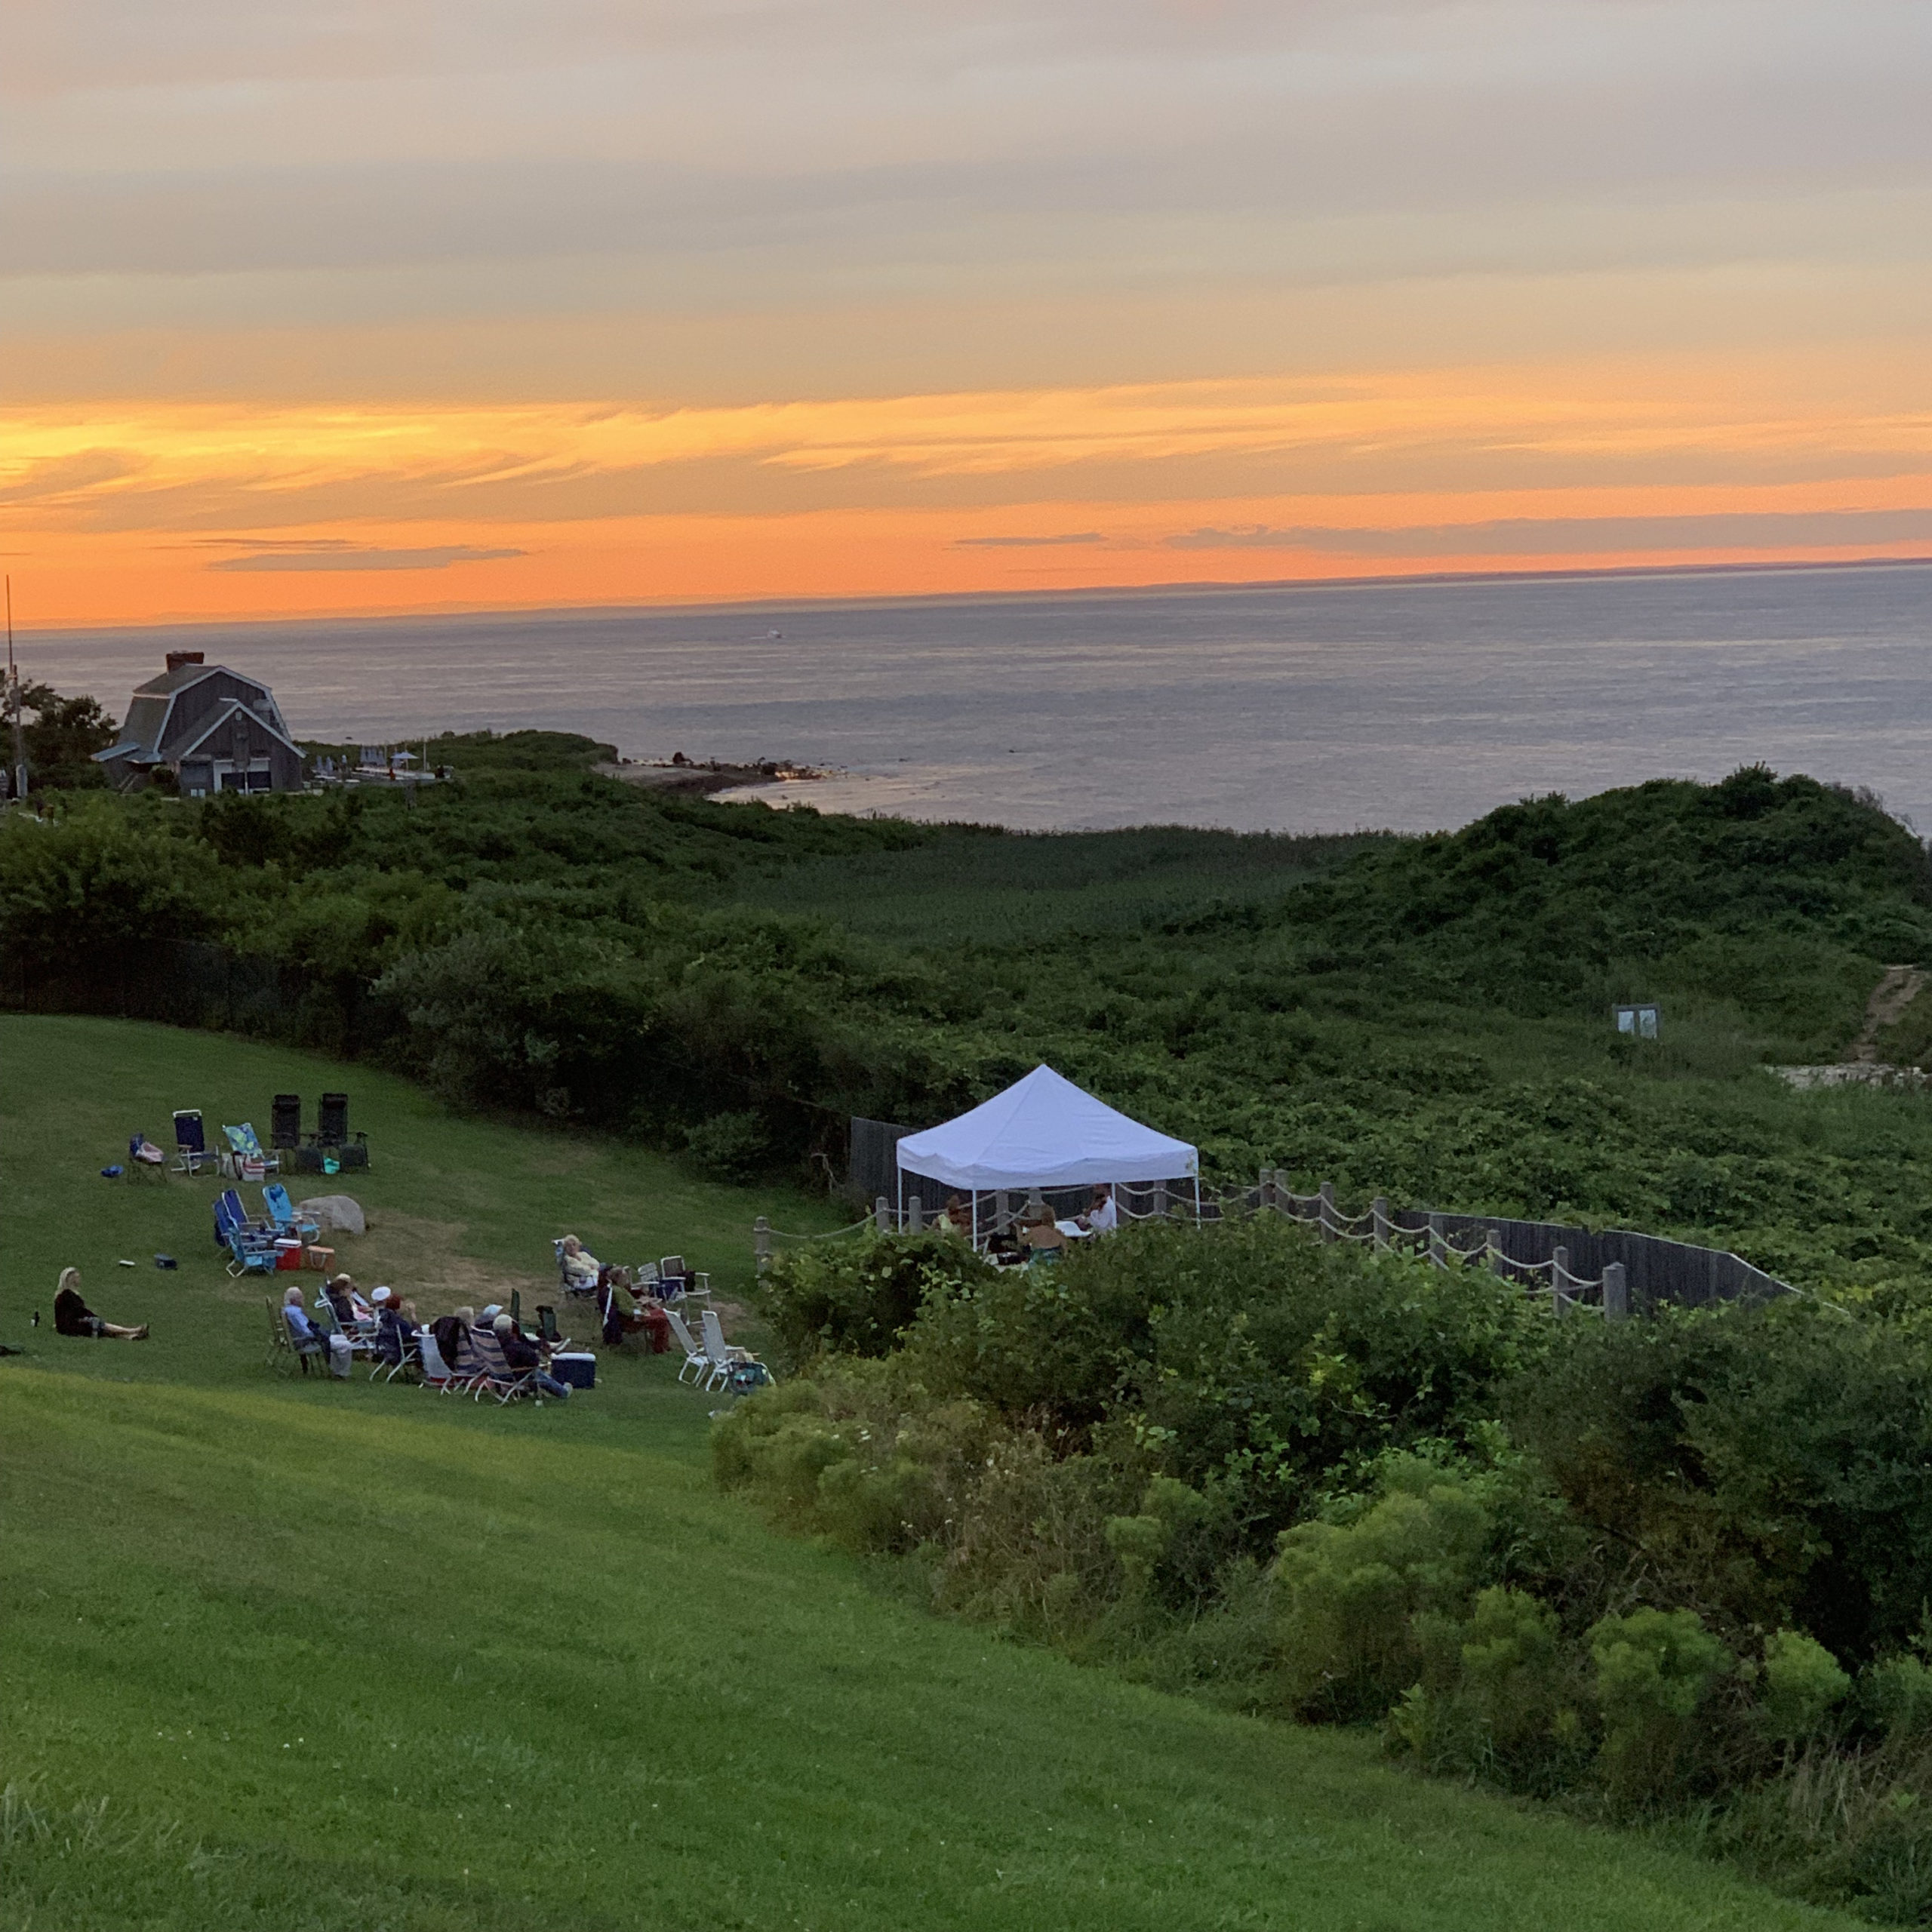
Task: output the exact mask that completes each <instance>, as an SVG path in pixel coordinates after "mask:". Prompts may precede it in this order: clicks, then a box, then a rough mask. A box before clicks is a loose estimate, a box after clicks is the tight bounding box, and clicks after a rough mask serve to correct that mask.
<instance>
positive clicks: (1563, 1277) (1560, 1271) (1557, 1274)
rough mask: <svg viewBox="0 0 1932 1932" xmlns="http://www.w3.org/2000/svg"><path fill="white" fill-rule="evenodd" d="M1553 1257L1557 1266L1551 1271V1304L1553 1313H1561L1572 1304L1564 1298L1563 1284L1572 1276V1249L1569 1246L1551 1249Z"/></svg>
mask: <svg viewBox="0 0 1932 1932" xmlns="http://www.w3.org/2000/svg"><path fill="white" fill-rule="evenodd" d="M1550 1252H1551V1258H1552V1260H1554V1261H1555V1263H1556V1266H1555V1267H1553V1268H1552V1269H1551V1270H1550V1271H1549V1306H1550V1312H1551V1313H1552V1315H1561V1314H1562V1313H1563V1312H1564V1310H1565V1309H1567V1308H1568V1306H1570V1304H1569V1303H1568V1302H1567V1300H1565V1299H1564V1294H1563V1284H1564V1282H1565V1281H1567V1280H1568V1279H1569V1277H1570V1251H1569V1250H1568V1249H1567V1247H1558V1248H1553V1249H1552V1250H1551V1251H1550Z"/></svg>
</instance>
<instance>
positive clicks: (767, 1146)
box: [685, 1110, 772, 1182]
mask: <svg viewBox="0 0 1932 1932" xmlns="http://www.w3.org/2000/svg"><path fill="white" fill-rule="evenodd" d="M685 1152H687V1153H688V1155H690V1156H691V1164H692V1165H693V1166H694V1168H697V1171H698V1172H699V1173H700V1174H708V1175H709V1176H711V1177H712V1178H714V1179H715V1180H726V1181H740V1182H743V1181H748V1180H752V1179H754V1178H755V1177H756V1176H757V1175H758V1174H760V1173H761V1172H762V1171H764V1169H765V1168H768V1167H769V1166H770V1164H771V1157H772V1147H771V1132H770V1131H769V1130H768V1128H767V1127H766V1125H765V1121H764V1115H762V1114H759V1113H754V1112H750V1111H749V1110H743V1111H740V1112H735V1113H722V1114H713V1115H712V1116H711V1117H710V1118H709V1119H708V1120H703V1121H699V1123H698V1124H697V1126H695V1127H694V1128H691V1129H690V1130H689V1131H688V1132H687V1133H686V1134H685Z"/></svg>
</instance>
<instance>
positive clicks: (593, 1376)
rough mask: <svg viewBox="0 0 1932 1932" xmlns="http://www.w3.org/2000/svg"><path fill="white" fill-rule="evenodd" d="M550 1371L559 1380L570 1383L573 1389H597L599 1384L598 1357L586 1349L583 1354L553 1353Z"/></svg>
mask: <svg viewBox="0 0 1932 1932" xmlns="http://www.w3.org/2000/svg"><path fill="white" fill-rule="evenodd" d="M550 1373H551V1374H552V1375H554V1376H555V1377H556V1378H557V1380H558V1381H559V1382H566V1383H569V1385H570V1386H571V1387H572V1388H573V1389H595V1387H596V1386H597V1358H596V1357H595V1355H592V1354H591V1353H590V1352H589V1350H588V1349H586V1350H585V1351H583V1352H582V1353H581V1354H578V1355H552V1357H551V1358H550Z"/></svg>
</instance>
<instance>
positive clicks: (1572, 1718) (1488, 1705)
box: [1389, 1585, 1586, 1790]
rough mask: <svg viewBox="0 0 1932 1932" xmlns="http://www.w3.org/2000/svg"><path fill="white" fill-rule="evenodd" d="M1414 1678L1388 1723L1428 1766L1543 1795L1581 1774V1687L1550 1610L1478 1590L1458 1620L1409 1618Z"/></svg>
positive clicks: (1525, 1596)
mask: <svg viewBox="0 0 1932 1932" xmlns="http://www.w3.org/2000/svg"><path fill="white" fill-rule="evenodd" d="M1416 1630H1417V1639H1418V1646H1419V1648H1420V1651H1421V1653H1422V1657H1423V1675H1422V1678H1421V1681H1419V1682H1417V1684H1414V1685H1412V1686H1411V1687H1410V1689H1409V1690H1407V1692H1405V1693H1404V1696H1403V1697H1402V1699H1401V1702H1400V1703H1398V1705H1397V1706H1396V1707H1395V1710H1394V1711H1393V1712H1392V1713H1391V1714H1390V1717H1389V1735H1390V1737H1391V1740H1392V1742H1394V1743H1395V1744H1396V1745H1397V1746H1398V1747H1400V1748H1402V1749H1406V1750H1407V1751H1409V1752H1412V1753H1413V1754H1414V1755H1415V1756H1416V1757H1417V1758H1420V1760H1421V1761H1423V1763H1424V1764H1426V1765H1427V1766H1428V1767H1429V1768H1430V1769H1431V1770H1452V1771H1459V1772H1462V1773H1465V1774H1469V1775H1473V1776H1475V1777H1482V1778H1485V1779H1488V1780H1492V1781H1494V1782H1496V1783H1502V1784H1506V1785H1508V1786H1511V1787H1512V1788H1515V1789H1535V1790H1550V1789H1555V1788H1557V1787H1558V1786H1560V1785H1561V1783H1563V1782H1564V1774H1565V1773H1566V1772H1567V1774H1569V1776H1570V1777H1573V1778H1574V1777H1575V1775H1576V1774H1577V1773H1578V1772H1579V1771H1580V1770H1581V1769H1582V1767H1583V1756H1584V1747H1585V1745H1586V1734H1585V1729H1584V1724H1583V1718H1582V1716H1581V1714H1580V1706H1581V1704H1582V1703H1583V1697H1582V1695H1581V1692H1582V1689H1583V1687H1582V1685H1581V1684H1580V1682H1579V1681H1578V1678H1579V1673H1578V1672H1577V1668H1576V1664H1575V1660H1574V1655H1573V1653H1572V1651H1571V1649H1570V1648H1569V1647H1567V1646H1566V1645H1565V1644H1564V1641H1563V1639H1562V1636H1561V1632H1560V1630H1559V1629H1558V1624H1557V1620H1556V1617H1555V1614H1554V1613H1553V1612H1552V1611H1551V1610H1550V1608H1549V1605H1548V1604H1545V1603H1543V1602H1541V1601H1539V1600H1538V1599H1537V1598H1535V1597H1533V1596H1531V1595H1529V1593H1528V1592H1527V1591H1523V1590H1517V1589H1509V1588H1507V1587H1506V1586H1500V1585H1492V1586H1491V1587H1490V1588H1489V1589H1484V1590H1481V1591H1478V1592H1477V1595H1476V1597H1475V1603H1474V1604H1473V1606H1472V1609H1471V1611H1470V1614H1469V1617H1467V1618H1466V1620H1462V1621H1460V1622H1459V1621H1457V1620H1456V1619H1454V1618H1453V1617H1446V1616H1442V1615H1440V1614H1429V1613H1424V1614H1423V1615H1421V1616H1420V1617H1418V1618H1417V1624H1416Z"/></svg>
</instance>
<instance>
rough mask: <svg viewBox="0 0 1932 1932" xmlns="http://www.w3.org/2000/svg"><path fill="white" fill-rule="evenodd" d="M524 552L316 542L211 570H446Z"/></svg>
mask: <svg viewBox="0 0 1932 1932" xmlns="http://www.w3.org/2000/svg"><path fill="white" fill-rule="evenodd" d="M526 554H528V553H527V552H524V551H521V550H512V549H495V550H486V549H478V547H477V546H475V545H473V544H469V543H438V544H433V545H432V546H429V548H428V549H421V550H385V549H378V548H377V547H376V546H374V545H368V546H361V545H357V544H353V543H340V544H338V543H328V542H315V543H303V544H300V545H297V546H294V547H291V548H285V549H278V550H257V551H255V552H252V553H251V554H250V555H246V556H241V557H219V558H217V559H216V560H215V561H214V562H213V563H211V564H210V565H207V566H206V568H208V569H209V570H211V571H444V570H448V568H449V567H450V566H451V565H452V564H488V563H494V561H496V560H497V558H500V557H521V556H523V555H526Z"/></svg>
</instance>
